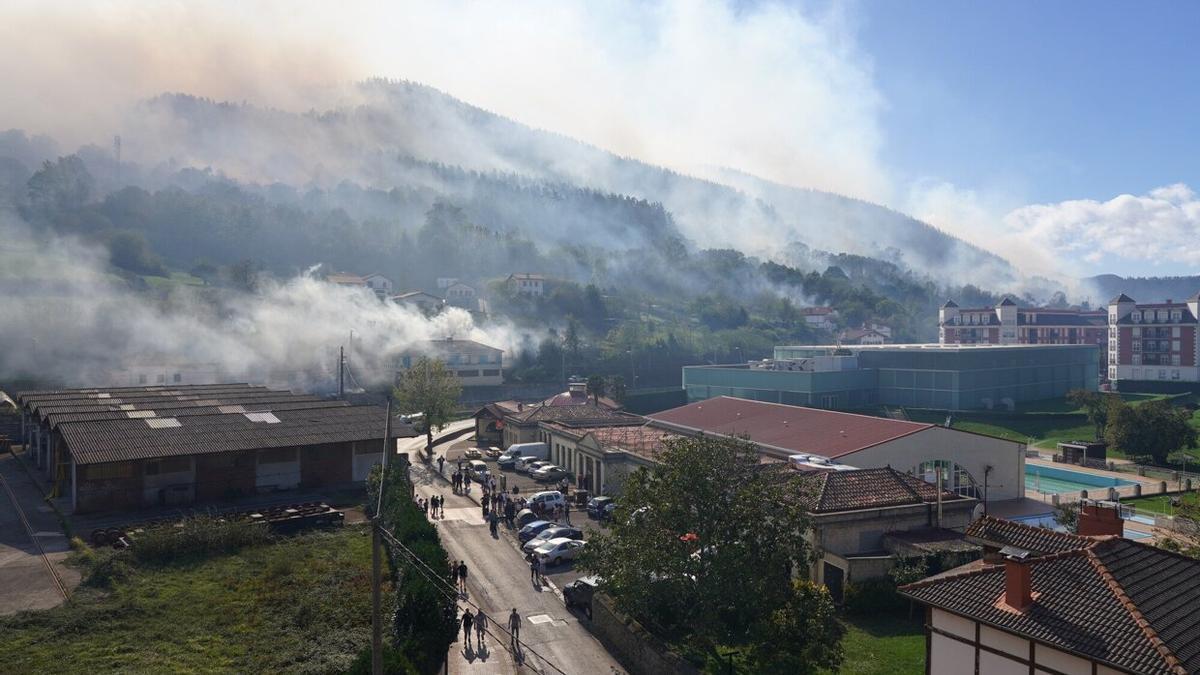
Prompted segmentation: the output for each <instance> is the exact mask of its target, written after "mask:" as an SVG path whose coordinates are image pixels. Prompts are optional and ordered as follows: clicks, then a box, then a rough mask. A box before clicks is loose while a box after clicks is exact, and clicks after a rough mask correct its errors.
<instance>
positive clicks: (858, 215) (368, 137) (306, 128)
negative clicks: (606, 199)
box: [123, 81, 1014, 288]
mask: <svg viewBox="0 0 1200 675" xmlns="http://www.w3.org/2000/svg"><path fill="white" fill-rule="evenodd" d="M358 95H359V97H360V101H359V102H358V104H357V105H353V106H347V107H342V108H338V109H335V110H329V111H310V112H307V113H299V114H297V113H291V112H284V111H279V110H272V109H264V108H257V107H253V106H248V105H234V104H226V103H217V102H213V101H209V100H205V99H199V98H195V97H191V96H187V95H183V94H173V95H166V96H161V97H158V98H156V99H153V100H151V101H148V102H146V103H145V104H144V105H142V106H141V107H140V108H139V109H138V113H137V116H136V117H135V118H134V119H133V120H131V122H130V125H128V126H130V128H128V129H126V130H124V133H123V138H124V141H125V148H126V153H127V157H128V158H130V159H133V160H134V161H135V162H137V163H138V164H140V165H142V166H145V167H156V168H161V167H163V166H164V163H166V165H169V166H171V167H175V168H181V167H198V168H205V167H211V168H212V169H213V170H215V171H217V172H220V173H222V174H223V175H225V176H228V177H231V178H234V179H238V180H241V181H248V182H254V183H259V184H271V183H283V184H287V185H290V186H294V187H297V188H301V187H319V188H324V189H328V188H331V187H334V186H336V185H338V184H340V183H342V182H344V181H349V182H351V183H354V184H357V185H361V186H363V187H366V188H376V189H383V190H388V191H390V190H392V189H394V188H399V189H402V190H422V189H429V190H432V191H434V192H444V191H445V189H446V188H447V183H448V182H451V183H453V182H455V181H457V182H458V185H457V186H455V185H450V186H449V187H450V188H451V189H453V188H455V187H462V186H463V182H462V181H461V179H460V177H459V176H453V175H448V173H449V174H453V173H454V172H458V171H461V172H468V173H469V172H477V173H479V174H486V175H488V176H490V177H493V178H494V177H496V176H503V180H505V181H506V182H509V183H512V182H513V181H522V182H524V184H523V185H522V189H525V190H537V191H545V190H547V189H548V190H551V191H561V192H570V191H571V190H585V191H593V192H596V193H600V194H613V195H620V196H624V197H627V198H631V199H633V200H640V201H644V202H648V203H653V204H661V205H662V207H663V209H665V211H666V213H667V214H668V215H669V216H670V218H671V219H672V220H673V225H674V227H676V228H677V229H678V232H679V234H681V235H682V237H683V238H685V239H687V240H689V241H690V242H691V243H692V244H693V245H694V246H696V247H703V248H734V249H738V250H741V251H743V252H745V253H747V254H750V255H756V256H759V257H767V258H771V259H777V254H778V253H779V252H780V250H781V249H782V248H783V246H785V245H787V244H790V243H793V242H800V243H803V244H806V245H808V246H809V247H812V248H816V249H822V250H828V251H834V252H846V253H852V254H859V255H867V256H872V257H878V258H882V259H887V260H891V261H894V262H901V263H902V264H904V265H906V266H908V267H910V268H912V269H914V270H915V271H917V272H919V273H923V274H928V275H930V276H932V277H934V278H938V279H940V280H943V281H950V280H954V281H959V282H962V281H971V282H974V283H977V284H981V285H982V284H986V285H988V286H991V287H1000V288H1007V287H1009V286H1010V285H1011V283H1012V282H1013V280H1014V275H1013V270H1012V268H1011V267H1010V266H1009V265H1008V263H1007V262H1005V261H1004V260H1002V259H1000V258H998V257H997V256H995V255H993V254H990V253H988V252H985V251H982V250H980V249H978V248H976V247H973V246H971V245H969V244H966V243H965V242H963V241H961V240H959V239H956V238H954V237H951V236H949V235H947V234H945V233H943V232H941V231H939V230H937V229H936V228H933V227H932V226H930V225H928V224H926V223H923V222H920V221H918V220H915V219H913V218H910V217H908V216H905V215H903V214H900V213H897V212H894V211H891V210H889V209H886V208H883V207H880V206H877V205H874V204H869V203H866V202H862V201H859V200H854V199H850V198H846V197H842V196H839V195H833V194H829V193H824V192H818V191H813V190H803V189H796V188H792V187H787V186H782V185H777V184H773V183H770V182H767V181H763V180H761V179H758V178H755V177H753V176H747V175H745V174H735V173H733V172H728V171H726V172H722V173H721V174H720V175H719V176H718V180H720V181H721V182H714V181H710V180H702V179H699V178H694V177H689V176H684V175H680V174H678V173H675V172H673V171H670V170H667V169H663V168H661V167H656V166H651V165H648V164H645V163H642V162H639V161H636V160H631V159H627V158H623V157H618V156H616V155H613V154H611V153H608V152H605V151H603V150H600V149H597V148H595V147H592V146H589V145H586V144H583V143H580V142H578V141H575V140H572V139H569V138H566V137H563V136H560V135H557V134H553V133H549V132H545V131H541V130H536V129H532V128H529V127H526V126H524V125H521V124H519V123H517V122H514V121H512V120H509V119H507V118H504V117H501V116H498V115H495V114H492V113H490V112H487V111H485V110H482V109H479V108H477V107H474V106H471V105H469V104H467V103H464V102H462V101H459V100H458V99H455V98H453V97H451V96H448V95H446V94H444V93H442V92H439V91H437V90H435V89H432V88H430V87H426V86H423V85H419V84H414V83H407V82H385V81H371V82H367V83H363V84H362V85H360V87H359V91H358ZM431 167H441V168H443V169H449V171H446V170H431ZM143 178H144V179H145V180H144V181H143V182H141V183H140V184H142V185H143V186H145V187H149V188H154V187H158V186H159V185H157V184H156V181H155V180H154V179H155V178H156V176H155V175H145V176H144V177H143ZM476 182H478V181H477V180H476ZM482 187H483V188H484V190H487V189H489V188H491V187H494V185H483V186H482ZM467 191H468V193H469V194H471V195H476V194H478V195H479V198H482V192H479V191H478V190H477V189H476V186H469V189H468V190H467ZM460 196H461V193H460ZM472 198H474V197H472ZM426 201H428V200H426ZM490 204H491V206H490V207H489V209H487V211H489V213H484V212H483V211H482V210H479V209H468V210H469V211H471V212H472V213H473V215H476V216H478V220H479V222H480V223H481V224H483V225H485V226H487V227H491V228H493V229H499V230H509V229H510V226H509V224H508V223H506V222H504V221H505V220H508V219H509V218H508V217H506V216H504V215H503V214H501V213H500V211H501V210H502V208H501V207H503V202H500V201H497V200H495V199H492V200H490ZM510 212H511V209H510ZM572 213H576V214H578V213H580V212H578V211H569V210H566V209H564V210H561V211H560V212H559V213H557V214H555V219H554V220H555V222H554V224H553V225H552V226H551V225H546V226H543V225H542V224H540V223H528V224H522V226H521V229H522V230H523V234H525V235H526V236H528V237H530V238H531V239H533V240H534V241H555V242H556V243H560V242H573V243H580V244H600V245H604V246H605V247H606V248H613V249H617V250H621V249H626V248H630V247H637V246H643V245H646V243H647V242H645V241H643V240H642V239H641V238H640V235H642V234H645V233H643V232H633V231H630V229H628V228H626V227H621V226H614V225H615V223H614V219H613V218H611V217H610V218H606V219H604V221H603V222H599V223H597V222H594V221H593V220H592V218H591V214H581V215H576V216H575V217H571V214H572ZM509 215H511V213H510V214H509ZM521 217H523V214H522V215H521ZM634 229H641V226H637V227H635V228H634ZM650 234H651V236H652V237H655V238H661V237H662V236H664V228H662V227H659V228H658V231H657V232H653V233H650ZM666 236H670V235H666Z"/></svg>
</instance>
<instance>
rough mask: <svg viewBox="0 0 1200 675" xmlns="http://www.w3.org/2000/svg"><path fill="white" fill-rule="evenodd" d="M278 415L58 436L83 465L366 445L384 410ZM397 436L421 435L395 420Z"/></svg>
mask: <svg viewBox="0 0 1200 675" xmlns="http://www.w3.org/2000/svg"><path fill="white" fill-rule="evenodd" d="M274 415H275V417H277V418H278V419H279V422H278V423H277V424H264V423H262V422H254V421H251V420H249V419H247V417H246V416H245V415H244V414H236V413H235V414H228V415H222V414H216V415H195V416H191V417H175V418H173V419H175V420H177V421H178V422H179V426H178V427H172V428H165V429H153V428H150V427H149V426H147V422H149V421H153V420H142V419H124V420H119V419H118V420H103V421H93V422H70V423H65V424H60V425H59V431H60V432H61V433H62V435H63V439H64V440H65V441H66V444H67V449H68V451H69V452H70V453H71V456H72V457H73V458H74V460H75V462H76V463H77V464H80V465H87V464H101V463H104V462H121V461H128V460H135V459H152V458H159V457H171V456H181V455H200V454H213V453H220V452H235V451H242V450H258V449H267V448H287V447H296V446H303V445H318V444H322V443H344V442H348V441H367V440H372V439H381V438H382V436H383V427H384V409H383V408H380V407H378V406H344V407H332V408H310V409H303V410H278V411H275V413H274ZM392 435H393V436H395V437H411V436H416V435H417V434H416V432H415V431H413V430H412V428H411V427H409V426H408V425H405V424H404V423H403V422H402V421H400V419H399V417H396V418H394V419H393V422H392Z"/></svg>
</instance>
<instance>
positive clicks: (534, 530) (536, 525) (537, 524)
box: [517, 520, 554, 544]
mask: <svg viewBox="0 0 1200 675" xmlns="http://www.w3.org/2000/svg"><path fill="white" fill-rule="evenodd" d="M553 526H554V524H553V522H551V521H548V520H534V521H533V522H530V524H528V525H526V526H524V527H522V528H521V530H518V531H517V539H520V540H521V543H522V544H523V543H526V542H528V540H529V539H533V538H534V537H536V536H538V534H540V533H541V531H542V530H546V528H550V527H553Z"/></svg>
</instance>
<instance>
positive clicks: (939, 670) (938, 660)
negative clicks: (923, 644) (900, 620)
mask: <svg viewBox="0 0 1200 675" xmlns="http://www.w3.org/2000/svg"><path fill="white" fill-rule="evenodd" d="M928 667H929V672H930V673H932V674H933V675H960V674H961V673H972V672H974V671H975V647H973V646H972V645H969V644H965V643H963V642H959V641H958V640H954V639H952V638H948V637H946V636H944V635H939V634H937V633H934V634H933V635H931V636H930V642H929V664H928ZM1026 672H1028V671H1026Z"/></svg>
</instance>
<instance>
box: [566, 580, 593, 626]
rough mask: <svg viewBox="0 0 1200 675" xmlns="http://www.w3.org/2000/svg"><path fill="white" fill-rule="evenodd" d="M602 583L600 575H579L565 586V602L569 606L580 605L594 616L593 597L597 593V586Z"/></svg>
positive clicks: (589, 614)
mask: <svg viewBox="0 0 1200 675" xmlns="http://www.w3.org/2000/svg"><path fill="white" fill-rule="evenodd" d="M599 585H600V577H597V576H586V577H579V578H578V579H576V580H575V581H572V582H570V583H569V584H567V585H566V586H563V602H565V603H566V604H567V607H568V608H570V607H579V608H581V609H583V610H586V611H587V614H588V617H591V616H592V597H593V596H595V595H596V587H597V586H599Z"/></svg>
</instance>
